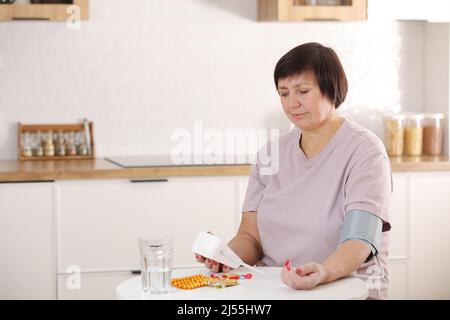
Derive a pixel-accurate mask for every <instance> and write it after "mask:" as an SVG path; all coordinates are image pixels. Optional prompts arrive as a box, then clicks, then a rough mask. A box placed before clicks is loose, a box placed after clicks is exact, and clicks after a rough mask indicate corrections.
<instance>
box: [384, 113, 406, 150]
mask: <svg viewBox="0 0 450 320" xmlns="http://www.w3.org/2000/svg"><path fill="white" fill-rule="evenodd" d="M404 126H405V115H404V114H386V115H385V116H384V144H385V146H386V151H387V153H388V155H390V156H401V155H403V136H404Z"/></svg>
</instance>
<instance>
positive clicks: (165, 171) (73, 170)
mask: <svg viewBox="0 0 450 320" xmlns="http://www.w3.org/2000/svg"><path fill="white" fill-rule="evenodd" d="M390 160H391V166H392V170H393V171H394V172H416V171H450V161H449V158H448V157H446V156H445V157H416V158H414V157H399V158H391V159H390ZM249 172H250V165H197V166H173V167H172V166H153V167H137V168H123V167H121V166H119V165H116V164H114V163H111V162H109V161H107V160H106V159H103V158H97V159H94V160H60V161H18V160H0V182H14V181H46V180H70V179H139V178H141V179H142V178H158V177H181V176H239V175H243V176H245V175H248V174H249Z"/></svg>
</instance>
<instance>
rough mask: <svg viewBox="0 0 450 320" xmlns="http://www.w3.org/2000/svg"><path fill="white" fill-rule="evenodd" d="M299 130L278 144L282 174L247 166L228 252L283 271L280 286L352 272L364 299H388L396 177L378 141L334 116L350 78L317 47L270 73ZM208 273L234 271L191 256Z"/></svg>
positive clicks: (301, 49) (296, 53)
mask: <svg viewBox="0 0 450 320" xmlns="http://www.w3.org/2000/svg"><path fill="white" fill-rule="evenodd" d="M274 78H275V86H276V88H277V91H278V94H279V96H280V100H281V104H282V106H283V110H284V112H285V114H286V115H287V117H288V118H289V120H290V121H291V122H292V123H293V124H294V125H295V126H296V128H295V129H294V130H291V131H290V132H289V133H287V134H286V135H284V136H281V137H280V139H279V169H278V171H277V172H276V173H275V174H271V175H263V174H262V173H261V166H262V164H261V161H260V160H261V159H260V156H258V161H257V163H256V164H255V165H253V166H252V170H251V174H250V178H249V184H248V189H247V194H246V197H245V201H244V205H243V209H242V211H243V213H242V220H241V224H240V227H239V230H238V232H237V234H236V236H235V237H234V238H233V239H232V240H231V241H230V242H229V246H230V247H231V248H232V249H233V250H234V251H235V252H236V253H237V254H238V255H239V256H240V257H241V258H242V259H243V260H244V261H245V262H246V263H248V264H252V265H253V264H257V265H266V266H283V268H282V271H281V280H282V281H283V282H284V283H285V284H286V285H288V286H290V287H292V288H294V289H311V288H314V287H315V286H317V285H320V284H324V283H328V282H331V281H334V280H336V279H339V278H341V277H345V276H347V275H350V274H352V273H354V274H355V275H356V276H359V277H362V278H365V279H367V280H368V287H369V298H374V299H383V298H386V295H387V284H388V282H387V270H386V259H387V255H388V234H387V233H386V231H389V230H390V224H389V221H388V207H389V198H390V194H391V192H392V174H391V169H390V163H389V158H388V157H387V155H386V151H385V148H384V146H383V143H382V142H381V141H380V139H379V138H378V137H377V136H375V135H374V134H373V133H372V132H370V131H369V130H367V129H365V128H363V127H361V126H359V125H358V124H356V123H354V122H351V121H349V120H346V119H344V118H342V117H340V116H339V115H338V113H337V108H338V107H339V106H340V105H341V104H342V102H343V101H344V99H345V97H346V94H347V79H346V76H345V73H344V70H343V68H342V65H341V63H340V61H339V58H338V57H337V55H336V53H335V52H334V51H333V50H332V49H331V48H327V47H325V46H323V45H321V44H318V43H306V44H302V45H300V46H298V47H296V48H294V49H292V50H291V51H289V52H288V53H286V54H285V55H284V56H283V57H282V58H281V59H280V60H279V61H278V63H277V65H276V67H275V72H274ZM196 259H197V261H199V262H202V263H203V262H204V263H205V264H206V266H207V267H208V268H211V269H212V270H213V271H214V272H219V271H221V270H223V271H224V272H227V271H228V270H229V269H230V268H229V267H228V266H222V265H221V264H219V263H218V262H217V261H211V260H209V259H205V258H204V257H202V256H198V255H197V256H196Z"/></svg>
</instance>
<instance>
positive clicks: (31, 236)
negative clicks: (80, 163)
mask: <svg viewBox="0 0 450 320" xmlns="http://www.w3.org/2000/svg"><path fill="white" fill-rule="evenodd" d="M54 235H55V233H54V221H53V184H52V183H6V184H0V252H1V262H0V299H54V298H55V296H56V295H55V293H56V290H55V289H56V283H55V282H56V270H55V264H56V261H55V256H54V254H55V250H54Z"/></svg>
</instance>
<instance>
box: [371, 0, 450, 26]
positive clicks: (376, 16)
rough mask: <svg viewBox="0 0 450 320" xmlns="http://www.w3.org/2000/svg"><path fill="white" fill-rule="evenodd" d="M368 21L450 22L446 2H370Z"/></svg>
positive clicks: (375, 0)
mask: <svg viewBox="0 0 450 320" xmlns="http://www.w3.org/2000/svg"><path fill="white" fill-rule="evenodd" d="M368 15H369V17H368V19H369V21H382V20H384V21H386V20H405V21H408V20H411V21H415V20H416V21H417V20H422V21H428V22H450V1H448V0H427V1H423V0H370V1H369V3H368Z"/></svg>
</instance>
